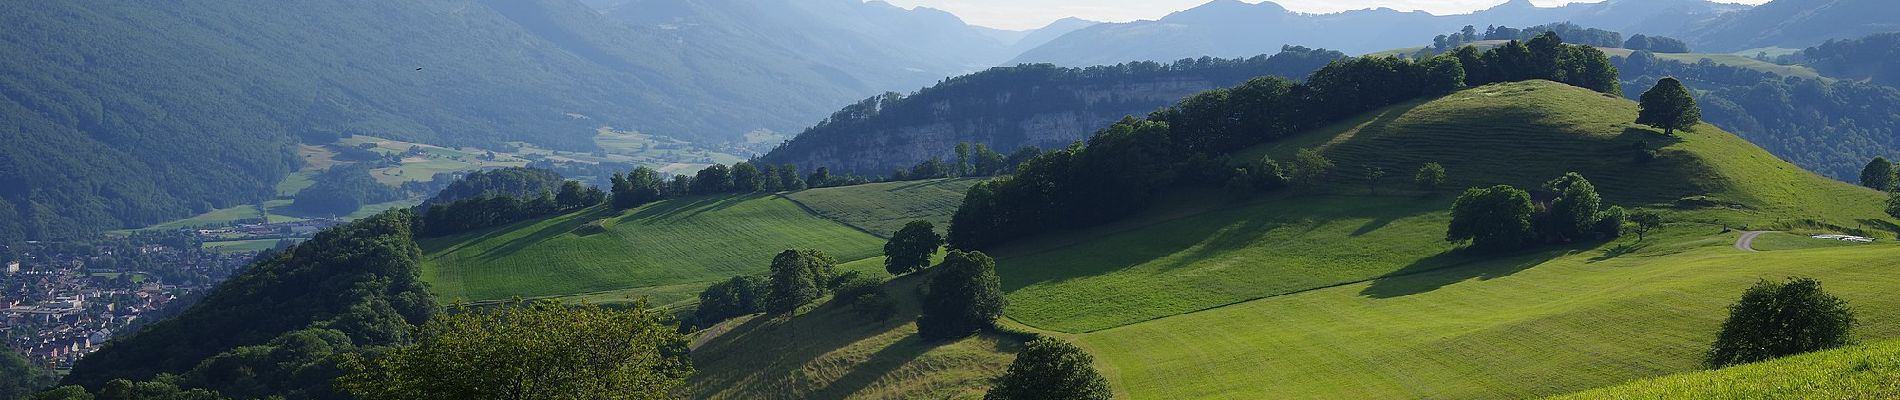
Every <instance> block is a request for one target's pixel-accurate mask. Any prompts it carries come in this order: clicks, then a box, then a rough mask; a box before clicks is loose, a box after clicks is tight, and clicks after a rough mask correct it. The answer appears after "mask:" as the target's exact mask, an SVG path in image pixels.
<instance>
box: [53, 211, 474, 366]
mask: <svg viewBox="0 0 1900 400" xmlns="http://www.w3.org/2000/svg"><path fill="white" fill-rule="evenodd" d="M412 218H413V216H412V213H410V212H408V211H404V210H397V211H390V212H386V213H383V214H379V215H377V216H375V217H371V218H368V219H364V220H361V221H358V222H355V223H351V224H348V225H344V226H341V227H338V228H334V229H330V230H326V231H324V232H322V233H319V234H318V235H317V236H316V237H315V238H313V239H311V240H310V241H307V242H304V243H302V244H298V245H296V246H294V247H291V248H290V249H289V250H286V251H283V252H279V253H275V254H269V255H267V256H264V257H262V258H261V259H260V260H259V261H257V262H256V263H254V264H253V265H252V266H250V267H249V268H248V269H246V270H245V271H244V272H241V273H239V274H238V275H236V276H233V277H232V278H231V279H230V280H228V281H226V282H224V283H223V284H220V285H219V286H218V287H217V288H216V289H213V290H212V291H211V293H210V294H208V295H207V296H205V298H204V300H203V301H201V302H199V303H197V304H196V305H194V306H192V307H191V308H190V309H187V310H185V311H184V312H183V313H181V314H179V315H178V316H177V317H174V318H171V319H168V320H165V321H163V322H159V323H155V324H152V325H149V326H146V327H145V328H144V329H142V330H141V331H139V332H138V333H137V334H135V335H129V336H124V337H120V338H118V339H114V340H113V341H112V342H108V343H107V344H106V345H105V346H104V347H103V348H101V349H100V350H99V351H98V352H95V353H92V354H91V355H88V356H86V358H85V359H83V360H81V361H80V362H79V363H78V364H77V365H75V366H74V367H73V370H72V373H71V374H70V375H67V376H66V377H65V379H64V380H63V381H62V384H65V385H80V386H84V387H86V388H89V389H92V390H99V389H101V388H104V387H107V386H108V382H109V381H113V380H118V379H127V380H132V381H152V382H151V383H154V384H161V385H168V386H173V387H182V388H202V389H209V390H213V391H216V392H219V393H222V394H224V395H225V396H230V397H234V398H264V397H269V396H273V395H281V396H285V398H287V399H327V398H339V397H338V396H339V394H337V393H336V392H335V389H334V388H333V386H332V385H331V381H332V380H333V379H334V378H336V377H337V376H340V374H341V371H340V370H339V369H338V368H337V367H336V364H335V362H336V357H335V356H337V355H338V354H341V353H345V352H352V351H358V349H360V348H366V347H371V346H381V345H388V344H393V343H398V342H400V341H403V340H405V339H406V338H407V336H408V335H409V333H410V327H411V326H412V325H414V324H419V323H422V322H423V321H426V320H428V319H429V318H430V317H431V316H432V315H433V314H434V313H435V312H436V311H437V309H438V306H437V305H436V303H435V298H434V297H432V296H430V295H429V292H428V290H427V287H426V284H424V283H423V282H422V281H421V279H420V278H419V274H420V273H421V272H420V268H421V262H420V258H421V250H420V249H419V248H418V247H417V246H416V243H415V241H414V240H413V239H412V237H411V234H410V225H411V219H412Z"/></svg>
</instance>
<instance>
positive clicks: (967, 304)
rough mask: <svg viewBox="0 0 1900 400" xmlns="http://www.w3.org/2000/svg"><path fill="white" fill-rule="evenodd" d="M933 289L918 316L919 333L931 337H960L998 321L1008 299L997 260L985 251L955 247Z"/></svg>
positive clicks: (944, 262)
mask: <svg viewBox="0 0 1900 400" xmlns="http://www.w3.org/2000/svg"><path fill="white" fill-rule="evenodd" d="M937 268H939V269H941V271H939V272H938V273H937V276H936V277H935V278H932V279H931V280H930V284H929V285H928V288H929V291H927V292H925V293H924V301H923V312H924V315H923V316H920V317H918V318H917V334H918V335H921V336H923V337H924V338H927V339H956V338H961V337H965V336H969V335H970V334H973V333H976V331H978V330H981V329H983V328H988V327H990V326H992V325H995V324H996V317H998V316H1001V315H1003V307H1004V305H1006V304H1008V300H1007V299H1004V298H1003V288H1002V279H1000V278H997V276H996V261H995V260H992V259H990V256H988V255H984V254H983V253H982V252H977V251H971V252H963V251H958V250H951V251H950V254H949V255H948V256H946V257H945V258H944V261H943V265H940V266H938V267H937Z"/></svg>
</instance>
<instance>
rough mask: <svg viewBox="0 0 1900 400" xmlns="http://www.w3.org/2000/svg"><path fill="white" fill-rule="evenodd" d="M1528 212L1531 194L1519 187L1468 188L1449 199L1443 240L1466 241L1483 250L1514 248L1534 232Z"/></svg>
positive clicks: (1529, 212)
mask: <svg viewBox="0 0 1900 400" xmlns="http://www.w3.org/2000/svg"><path fill="white" fill-rule="evenodd" d="M1532 212H1533V207H1532V205H1531V195H1530V193H1527V192H1525V191H1523V190H1519V189H1518V188H1514V187H1511V186H1510V185H1498V186H1492V187H1489V188H1472V189H1470V190H1466V191H1465V193H1464V194H1463V195H1460V196H1458V200H1457V201H1456V202H1453V203H1452V206H1451V226H1450V228H1449V229H1447V232H1446V233H1445V240H1446V241H1451V242H1463V241H1470V242H1471V246H1472V247H1473V248H1476V249H1480V250H1486V251H1504V250H1514V249H1517V248H1518V247H1520V246H1523V245H1524V243H1526V242H1529V241H1530V240H1531V239H1532V238H1533V237H1534V236H1535V233H1534V232H1533V231H1532V230H1531V213H1532Z"/></svg>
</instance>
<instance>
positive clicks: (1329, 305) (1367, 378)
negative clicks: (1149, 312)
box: [1073, 225, 1900, 399]
mask: <svg viewBox="0 0 1900 400" xmlns="http://www.w3.org/2000/svg"><path fill="white" fill-rule="evenodd" d="M1713 233H1714V231H1713V230H1710V229H1707V228H1705V227H1702V226H1700V225H1681V226H1673V227H1671V228H1670V230H1669V232H1668V233H1667V234H1665V235H1663V237H1660V238H1658V237H1652V238H1650V239H1651V244H1649V245H1647V246H1648V247H1641V246H1645V245H1637V246H1639V250H1636V251H1634V252H1628V250H1623V249H1619V247H1620V245H1603V246H1598V247H1592V248H1572V249H1555V250H1549V251H1546V252H1539V253H1532V254H1525V255H1519V256H1516V257H1508V258H1503V259H1499V260H1495V261H1487V262H1483V263H1478V264H1473V265H1467V266H1460V267H1455V268H1450V269H1443V270H1437V271H1433V272H1428V273H1423V274H1416V275H1406V276H1401V277H1393V278H1385V279H1380V280H1375V281H1372V282H1366V283H1358V284H1352V285H1346V286H1340V287H1334V288H1327V289H1320V290H1315V291H1310V292H1304V293H1298V294H1292V295H1287V296H1280V297H1273V298H1267V299H1263V300H1259V301H1253V302H1247V303H1242V304H1237V305H1233V306H1228V307H1223V308H1219V309H1215V310H1210V311H1205V312H1198V313H1192V314H1186V315H1180V316H1175V317H1170V318H1166V319H1161V320H1156V321H1150V322H1144V323H1140V324H1134V325H1129V326H1124V327H1118V328H1113V329H1109V330H1105V331H1100V332H1094V333H1089V334H1084V335H1075V336H1073V338H1074V340H1076V341H1078V342H1080V343H1082V345H1083V346H1085V347H1086V348H1087V349H1089V351H1090V352H1091V353H1093V354H1095V355H1096V356H1097V357H1098V359H1099V360H1100V361H1099V362H1098V365H1099V366H1100V367H1102V368H1103V369H1104V371H1105V372H1106V373H1107V374H1108V375H1109V376H1110V377H1111V378H1110V379H1111V381H1112V383H1113V384H1114V386H1115V387H1116V388H1117V390H1118V391H1120V392H1122V393H1123V394H1125V395H1127V396H1129V397H1131V398H1169V399H1190V398H1522V397H1530V396H1542V395H1552V394H1561V393H1568V392H1573V391H1577V390H1583V389H1589V388H1593V387H1600V386H1606V385H1612V384H1616V383H1618V382H1623V381H1627V380H1631V379H1639V378H1647V377H1654V376H1661V375H1666V374H1670V373H1677V372H1686V371H1692V370H1695V369H1697V368H1699V363H1700V360H1701V355H1702V352H1703V351H1705V350H1706V349H1707V346H1708V344H1709V342H1710V341H1712V340H1713V338H1714V334H1715V331H1716V328H1717V327H1718V326H1719V325H1720V323H1721V319H1722V318H1723V317H1724V316H1726V307H1727V306H1728V305H1729V304H1730V303H1732V302H1733V301H1734V300H1735V298H1736V297H1737V296H1739V295H1740V293H1741V291H1742V290H1743V289H1745V288H1746V287H1748V286H1749V285H1750V284H1752V283H1754V282H1755V281H1756V280H1758V279H1782V278H1784V277H1787V276H1795V275H1798V276H1807V277H1813V278H1816V279H1820V280H1821V281H1822V282H1824V284H1825V286H1826V287H1827V289H1828V290H1829V291H1831V292H1834V293H1836V294H1837V295H1839V296H1841V297H1843V298H1846V299H1847V300H1848V301H1849V302H1851V303H1852V304H1853V305H1854V306H1855V308H1856V309H1857V310H1860V312H1861V314H1860V317H1861V319H1862V321H1864V322H1865V324H1864V326H1863V327H1862V328H1861V330H1860V334H1861V335H1862V337H1865V338H1872V339H1880V338H1891V337H1896V336H1900V312H1896V311H1895V310H1896V306H1900V296H1895V295H1893V294H1892V291H1891V290H1890V288H1892V287H1894V285H1900V274H1894V273H1893V268H1895V267H1896V263H1895V262H1894V261H1892V260H1893V259H1894V255H1895V254H1896V253H1895V251H1894V250H1893V249H1892V248H1879V247H1864V248H1842V249H1814V250H1794V251H1779V252H1763V253H1745V252H1741V251H1738V250H1735V249H1733V248H1732V247H1730V246H1729V245H1730V244H1732V240H1733V239H1734V235H1733V234H1722V235H1716V234H1713ZM1552 252H1555V253H1556V254H1552ZM1553 255H1556V258H1549V257H1551V256H1553Z"/></svg>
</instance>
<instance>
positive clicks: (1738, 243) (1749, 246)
mask: <svg viewBox="0 0 1900 400" xmlns="http://www.w3.org/2000/svg"><path fill="white" fill-rule="evenodd" d="M1764 233H1768V232H1742V238H1741V239H1736V240H1735V249H1736V250H1741V251H1746V252H1750V253H1753V252H1757V251H1759V250H1755V238H1756V237H1758V236H1761V234H1764Z"/></svg>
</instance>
